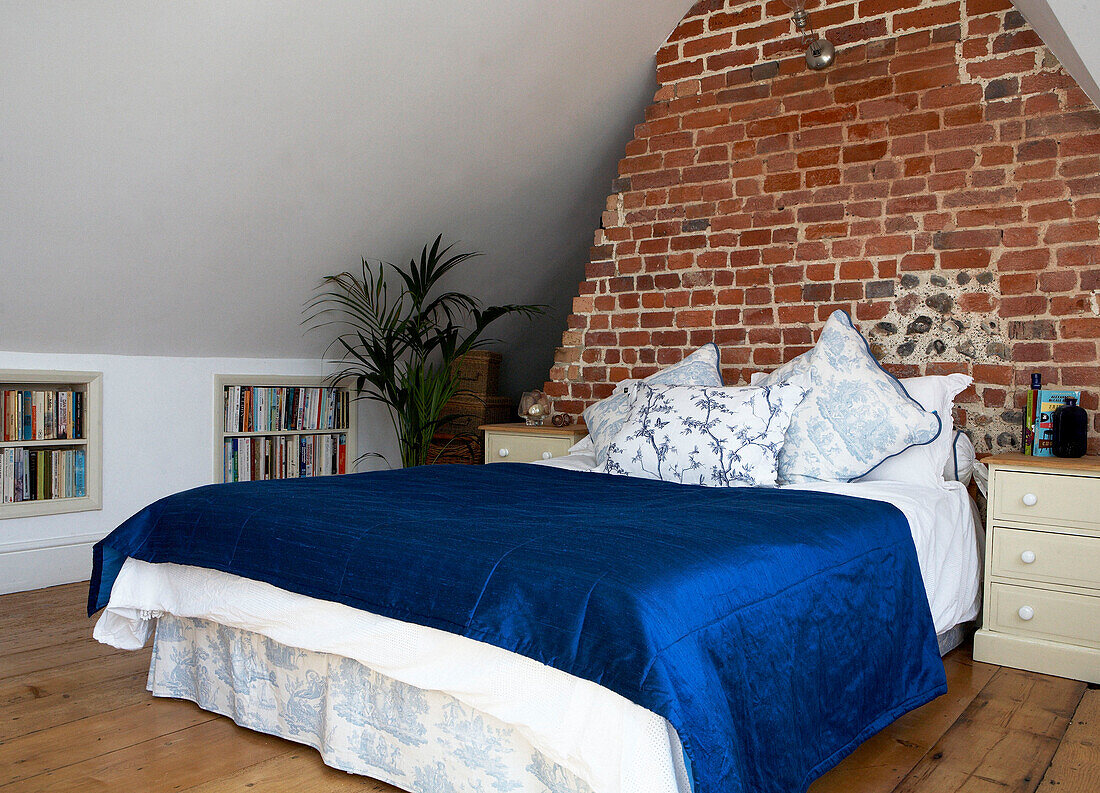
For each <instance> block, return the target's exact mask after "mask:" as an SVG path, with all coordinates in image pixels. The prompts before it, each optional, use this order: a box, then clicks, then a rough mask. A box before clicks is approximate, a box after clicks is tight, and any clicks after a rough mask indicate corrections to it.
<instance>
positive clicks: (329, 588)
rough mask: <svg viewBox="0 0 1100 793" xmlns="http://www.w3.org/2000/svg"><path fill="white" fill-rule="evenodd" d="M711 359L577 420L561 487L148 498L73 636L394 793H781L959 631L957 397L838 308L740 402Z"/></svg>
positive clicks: (888, 713) (296, 487)
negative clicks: (140, 659) (879, 346)
mask: <svg viewBox="0 0 1100 793" xmlns="http://www.w3.org/2000/svg"><path fill="white" fill-rule="evenodd" d="M814 356H816V357H814ZM718 358H719V353H718V350H717V348H716V347H714V346H713V345H708V346H707V347H705V348H701V349H700V350H699V351H697V352H696V353H693V354H692V355H691V356H688V357H687V358H685V359H684V360H683V361H682V362H681V363H680V364H676V365H673V366H672V367H669V368H667V369H665V370H662V371H661V372H659V373H658V374H656V375H653V376H652V377H651V378H647V380H644V381H639V382H637V383H636V384H631V385H628V386H627V387H626V389H625V390H624V391H623V392H622V393H619V392H616V394H614V395H613V396H612V397H609V398H608V399H607V400H604V401H602V402H600V403H597V405H596V406H594V407H593V408H590V411H591V414H590V413H589V412H588V411H586V416H585V418H586V419H587V420H588V428H589V431H590V437H589V438H588V439H586V440H585V441H582V443H580V444H578V445H577V446H576V447H574V449H573V450H571V453H570V454H569V455H568V456H566V457H564V458H561V459H559V460H550V461H546V462H544V463H542V464H496V465H491V466H443V467H437V468H414V469H407V470H405V471H391V472H376V473H374V474H359V475H351V476H345V477H329V478H326V480H290V481H283V482H279V481H275V482H252V483H235V484H230V485H215V486H208V487H204V488H197V489H195V490H193V491H187V492H185V493H180V494H176V495H174V496H169V497H168V498H166V499H162V500H161V501H159V502H157V503H155V504H153V505H150V507H147V508H146V509H145V510H143V511H142V512H140V513H138V515H136V516H134V518H131V519H130V521H127V522H126V523H125V524H123V526H121V527H119V529H117V530H116V531H115V532H113V533H112V534H111V535H110V536H109V537H107V538H106V539H105V540H103V541H102V542H101V543H99V544H97V545H96V547H95V551H94V565H93V576H92V583H91V587H90V591H89V613H90V614H91V613H94V612H95V611H97V610H99V609H101V608H104V607H105V610H104V613H103V616H102V617H101V618H100V620H99V622H98V623H97V625H96V627H95V637H96V638H97V639H99V640H100V641H103V642H106V643H108V644H111V645H114V646H116V647H121V648H137V647H141V646H143V645H144V644H145V643H146V642H147V641H148V640H149V638H150V637H151V636H152V637H153V641H154V653H153V661H152V664H151V667H150V673H149V682H148V685H149V689H150V690H151V691H152V692H153V693H154V694H155V695H157V696H169V697H177V698H184V699H190V700H193V701H195V702H196V703H198V704H199V705H200V706H201V707H203V708H206V709H208V710H212V711H214V712H218V713H221V714H224V715H227V716H229V717H231V718H233V719H234V720H235V721H237V722H238V723H239V724H242V725H243V726H247V727H250V728H252V729H257V730H261V731H264V732H269V733H273V734H276V735H280V736H282V737H285V738H288V739H290V740H295V741H299V742H301V743H305V744H308V745H311V746H314V747H315V748H317V749H318V750H319V751H320V752H321V754H322V756H323V757H324V759H325V762H327V763H328V764H330V765H332V766H334V767H337V768H342V769H344V770H347V771H349V772H353V773H360V774H365V775H368V776H371V777H374V778H377V779H380V780H383V781H386V782H390V783H392V784H394V785H395V786H397V787H400V788H403V789H406V790H411V791H418V792H420V791H425V792H428V793H437V792H438V793H450V792H451V791H480V792H484V791H490V790H499V791H513V790H514V791H553V792H554V793H567V792H568V793H585V792H588V791H591V792H592V793H620V792H621V793H692V792H694V793H741V791H746V793H747V791H754V792H755V791H761V792H762V793H763V792H766V791H774V792H775V793H785V792H787V791H802V790H805V789H806V787H808V785H809V784H810V783H811V782H812V781H813V779H815V778H816V777H817V776H819V775H820V774H821V773H823V772H824V771H826V770H828V768H830V767H832V766H833V765H835V764H836V763H837V762H838V761H839V760H840V759H841V758H842V757H843V756H844V755H845V754H847V753H848V752H850V751H851V750H852V749H854V748H855V746H857V745H858V744H859V743H860V742H862V741H863V740H865V739H866V738H867V737H869V736H870V735H871V734H873V733H874V732H876V731H878V730H879V729H881V728H882V727H884V726H885V725H886V724H888V723H889V722H891V721H893V720H894V719H895V718H897V717H898V716H899V715H901V714H902V713H904V712H906V711H908V710H911V709H913V708H915V707H918V706H919V705H921V704H923V703H924V702H927V701H929V700H930V699H932V698H934V697H936V696H938V695H939V694H941V693H943V691H944V690H945V679H944V675H943V667H942V664H941V663H940V660H939V659H940V655H941V654H942V653H944V652H946V651H947V650H949V649H951V648H952V647H954V646H955V645H957V644H958V642H959V641H960V640H961V638H962V634H963V630H964V626H966V625H967V624H968V623H969V622H970V621H971V620H973V619H974V618H975V616H976V614H977V612H978V608H979V602H978V598H979V589H980V588H979V581H978V578H979V567H980V565H979V561H978V560H979V559H980V545H981V535H980V526H979V523H978V520H977V511H976V508H975V506H974V503H973V502H972V501H971V499H970V498H969V496H968V494H967V491H966V488H965V486H964V485H963V484H962V483H961V482H959V481H954V478H953V477H952V476H951V475H950V473H949V472H948V471H946V470H945V464H946V463H947V461H948V460H949V459H950V458H952V457H953V455H952V448H951V443H952V435H951V433H950V425H949V424H947V425H945V422H944V420H943V418H941V417H949V416H950V413H951V405H952V400H953V399H954V397H955V396H956V395H957V394H958V393H959V392H961V391H962V390H963V389H965V387H966V386H967V385H968V384H969V382H970V379H969V378H968V377H965V376H963V375H948V376H938V377H925V378H911V379H909V380H906V381H905V382H904V384H903V383H902V382H901V381H898V380H896V379H895V378H893V377H892V376H890V375H889V374H887V373H885V372H884V371H883V370H882V369H881V367H879V366H878V364H877V362H875V360H874V359H873V356H871V354H870V351H869V348H868V347H867V344H866V342H865V340H863V338H862V337H861V336H860V335H859V333H858V331H857V330H856V329H855V328H854V326H853V325H852V323H851V320H850V318H848V317H847V315H844V314H843V313H842V312H838V313H837V314H835V315H834V316H833V317H831V318H830V320H829V322H828V323H826V326H825V329H824V330H823V332H822V337H821V339H820V340H819V342H818V345H816V346H815V348H814V349H813V350H811V351H810V352H809V353H806V354H804V355H803V356H800V357H799V358H796V359H795V360H794V361H791V362H790V363H788V364H786V365H784V367H781V368H780V369H779V370H776V371H775V372H773V373H771V374H769V375H767V376H766V377H764V378H761V379H760V380H759V381H758V380H757V379H756V378H754V381H753V385H752V386H751V387H744V388H731V389H727V388H723V387H722V383H721V373H720V371H719V369H718ZM723 414H726V418H723ZM799 422H801V424H800V423H799ZM830 433H831V434H830ZM956 467H957V465H956ZM778 482H786V484H783V485H781V486H776V485H777V483H778ZM698 485H708V486H704V487H700V486H698Z"/></svg>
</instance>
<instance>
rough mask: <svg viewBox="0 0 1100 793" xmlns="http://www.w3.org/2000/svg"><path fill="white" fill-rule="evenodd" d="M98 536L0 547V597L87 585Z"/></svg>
mask: <svg viewBox="0 0 1100 793" xmlns="http://www.w3.org/2000/svg"><path fill="white" fill-rule="evenodd" d="M99 539H100V537H99V535H98V534H81V535H77V536H73V537H58V538H56V539H52V540H33V541H27V542H10V543H0V595H3V594H7V593H9V592H24V591H26V590H29V589H42V588H44V587H50V586H57V585H58V584H69V583H72V582H73V581H87V580H88V577H89V576H90V575H91V572H92V546H93V545H95V544H96V542H98V541H99Z"/></svg>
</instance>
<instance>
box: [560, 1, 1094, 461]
mask: <svg viewBox="0 0 1100 793" xmlns="http://www.w3.org/2000/svg"><path fill="white" fill-rule="evenodd" d="M809 10H810V12H811V20H812V22H813V24H814V25H815V27H816V28H817V29H818V30H819V31H821V32H824V33H825V34H826V35H827V37H828V38H829V40H830V41H832V42H833V43H834V44H835V45H836V46H837V61H836V63H835V64H834V65H833V66H832V67H831V68H829V69H828V70H826V71H823V72H813V71H810V70H809V69H807V67H806V64H805V61H804V60H803V56H802V48H801V47H800V46H799V43H798V36H797V35H796V34H795V32H794V28H793V25H792V23H791V18H790V12H789V11H788V10H787V8H786V6H785V5H784V4H783V3H782V2H781V1H780V0H768V2H761V1H760V0H728V2H722V1H721V0H704V2H700V3H697V4H696V5H695V7H694V8H693V9H692V10H691V11H690V12H689V13H688V15H687V16H686V17H685V18H684V19H683V21H682V22H681V23H680V25H679V26H678V27H677V28H676V30H675V31H673V33H672V35H671V36H669V39H668V41H667V43H666V44H665V46H664V47H662V48H661V50H660V52H659V53H658V54H657V77H658V82H659V84H660V86H661V87H660V89H659V90H658V91H657V94H656V97H655V99H654V102H653V104H652V105H651V106H650V107H649V108H648V110H647V111H646V117H645V122H644V123H642V124H639V125H638V126H637V127H636V128H635V135H634V139H633V140H632V141H631V142H630V143H629V144H628V146H627V149H626V156H625V157H624V158H623V160H622V161H621V162H620V165H619V174H620V176H619V178H618V179H617V180H616V181H615V183H614V185H613V190H614V192H613V193H612V195H611V196H610V197H609V198H608V202H607V211H606V212H605V213H604V215H603V222H602V228H601V229H600V230H599V231H597V232H596V239H595V245H594V247H593V248H592V251H591V261H590V263H589V264H588V267H587V272H586V276H587V280H585V281H584V282H583V283H582V284H581V286H580V294H579V296H578V297H577V298H576V299H575V300H574V306H573V311H574V313H573V314H572V315H571V316H570V317H569V323H568V329H567V330H566V331H565V333H564V334H563V337H562V347H561V348H560V349H559V350H558V353H557V358H556V363H555V365H554V367H553V368H552V370H551V372H550V381H549V382H548V383H547V385H546V389H547V391H548V393H550V394H551V396H553V397H554V398H555V399H556V400H557V406H558V409H559V410H563V411H567V412H573V413H579V412H580V411H581V410H582V409H583V408H584V407H585V405H587V404H589V403H590V402H592V401H594V400H596V399H600V398H603V397H605V396H607V395H608V394H609V393H610V392H611V389H612V387H613V383H615V382H618V381H619V380H622V379H624V378H628V377H643V376H645V375H648V374H650V373H652V372H653V371H655V370H656V369H657V368H659V366H661V365H665V364H669V363H673V362H675V361H677V360H679V359H680V358H681V357H682V356H683V355H685V354H686V353H687V352H689V351H690V350H692V349H694V348H695V347H698V346H699V345H701V344H704V343H706V342H711V341H713V342H717V344H718V345H719V346H720V347H721V349H722V364H723V373H724V376H725V380H726V383H727V384H734V383H738V382H744V381H746V380H747V379H748V375H749V374H750V373H751V372H753V371H757V370H764V369H770V368H774V367H775V366H776V365H778V364H780V363H782V362H783V361H786V360H789V359H790V358H792V357H794V356H795V355H798V354H799V353H801V352H803V351H805V350H806V349H808V347H809V346H810V345H811V344H812V343H813V340H814V338H815V337H816V334H817V333H818V332H819V331H820V328H821V326H822V324H823V322H824V320H825V318H826V317H827V316H828V315H829V314H830V313H831V312H832V311H834V310H835V309H837V308H843V309H846V310H847V311H848V312H849V313H850V314H851V315H852V317H853V318H854V319H855V320H856V322H857V324H858V325H859V326H860V327H861V329H862V330H863V332H864V333H865V334H866V335H867V336H868V338H869V339H870V341H871V343H872V345H873V348H874V350H875V352H876V354H877V355H879V356H880V358H881V360H882V361H883V364H884V365H885V366H886V367H887V368H888V369H890V370H891V371H893V372H894V373H896V374H898V375H899V376H913V375H917V374H937V373H945V372H955V371H961V372H966V373H969V374H972V375H973V376H974V379H975V387H974V388H972V389H969V390H968V391H967V392H966V393H965V394H964V395H963V396H962V400H963V401H964V403H965V404H964V407H963V409H960V410H959V411H958V415H957V416H956V422H957V423H958V424H959V425H960V426H964V427H966V428H967V429H968V430H969V431H970V432H971V435H972V437H973V438H974V440H975V443H976V444H977V446H978V448H979V451H988V450H993V451H1001V450H1010V449H1013V448H1016V447H1017V446H1018V443H1019V427H1018V423H1019V412H1018V410H1017V407H1018V405H1019V404H1020V401H1021V398H1022V394H1023V390H1024V389H1025V388H1026V384H1027V382H1028V380H1029V374H1030V372H1032V371H1041V372H1042V373H1043V381H1044V383H1045V384H1049V385H1051V386H1054V385H1062V386H1065V387H1067V388H1077V389H1080V390H1082V391H1085V392H1087V394H1086V396H1084V397H1083V399H1082V402H1083V404H1084V407H1085V408H1086V409H1089V410H1090V411H1093V422H1094V424H1093V429H1094V432H1095V433H1097V434H1095V435H1094V436H1093V439H1092V449H1093V451H1096V450H1097V448H1098V445H1097V438H1098V437H1100V416H1098V414H1097V412H1096V411H1097V392H1098V391H1100V367H1098V365H1097V344H1098V340H1100V255H1098V254H1100V245H1098V236H1100V226H1098V219H1100V112H1098V111H1097V110H1096V108H1095V107H1094V106H1093V105H1092V103H1091V102H1090V101H1089V99H1088V98H1087V97H1086V96H1085V94H1084V93H1083V92H1082V91H1081V90H1080V88H1078V86H1077V85H1076V84H1075V83H1074V81H1073V80H1072V79H1071V78H1070V77H1069V76H1068V75H1067V74H1066V72H1065V71H1064V70H1063V69H1062V68H1061V67H1060V65H1059V64H1058V61H1057V59H1056V58H1055V57H1054V56H1053V55H1052V54H1051V53H1050V51H1049V50H1047V48H1046V47H1045V46H1044V45H1043V44H1042V42H1041V41H1040V39H1039V38H1038V36H1037V35H1036V34H1035V32H1034V31H1033V30H1031V28H1030V27H1029V26H1028V25H1027V23H1026V22H1025V20H1024V19H1023V17H1022V16H1020V14H1019V13H1018V12H1017V11H1015V10H1014V9H1013V8H1012V6H1011V5H1010V3H1009V2H1008V1H1007V0H963V1H962V2H959V0H950V1H948V2H943V1H941V0H934V1H933V2H929V1H928V0H855V1H853V0H829V1H828V2H820V1H819V2H817V3H816V4H815V3H814V2H813V0H811V2H810V4H809Z"/></svg>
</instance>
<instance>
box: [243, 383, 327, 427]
mask: <svg viewBox="0 0 1100 793" xmlns="http://www.w3.org/2000/svg"><path fill="white" fill-rule="evenodd" d="M348 410H349V395H348V392H347V391H345V390H342V389H337V388H305V387H298V386H277V387H265V386H249V385H230V386H226V387H225V424H224V426H225V431H226V432H279V431H283V430H335V429H344V428H346V427H347V426H348Z"/></svg>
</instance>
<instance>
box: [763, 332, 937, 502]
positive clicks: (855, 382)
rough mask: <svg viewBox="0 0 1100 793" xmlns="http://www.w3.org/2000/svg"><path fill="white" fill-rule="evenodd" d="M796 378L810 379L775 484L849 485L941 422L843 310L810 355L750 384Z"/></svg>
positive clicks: (923, 439)
mask: <svg viewBox="0 0 1100 793" xmlns="http://www.w3.org/2000/svg"><path fill="white" fill-rule="evenodd" d="M796 375H799V376H801V377H804V378H808V386H809V389H810V393H809V395H808V396H807V397H806V399H805V401H804V402H803V403H802V404H801V405H800V406H799V407H798V409H797V410H796V411H795V413H794V418H793V419H792V420H791V426H790V429H788V430H787V439H786V442H785V443H784V446H783V451H782V452H781V453H780V455H779V481H780V482H781V483H784V484H786V483H797V482H850V481H851V480H853V479H858V478H859V477H861V476H864V475H865V474H867V473H868V472H870V471H871V469H872V468H874V467H875V466H877V465H878V464H879V463H881V462H882V461H883V460H886V459H888V458H890V457H893V456H894V455H895V454H901V453H902V452H903V451H905V450H906V449H908V448H909V447H911V446H919V445H922V444H926V443H931V442H932V441H934V440H935V439H936V437H937V436H938V435H939V434H940V416H939V415H938V414H937V413H936V412H935V411H927V410H925V409H924V408H922V407H921V406H920V403H919V402H917V401H916V400H915V399H913V398H912V397H911V396H909V394H908V392H906V390H905V388H904V386H902V384H901V383H900V382H898V379H897V378H896V377H894V376H893V375H891V374H890V373H889V372H887V371H885V370H884V369H883V368H882V367H881V366H879V364H878V361H876V360H875V357H874V355H872V354H871V350H870V348H869V347H868V346H867V341H866V340H865V339H864V338H863V336H861V335H860V333H859V331H858V330H856V329H855V326H853V325H852V319H851V317H849V316H848V314H847V313H845V312H844V311H834V312H833V314H832V316H830V317H829V319H828V321H827V322H826V323H825V328H824V329H823V330H822V331H821V338H820V339H819V340H818V342H817V345H816V346H815V347H814V348H813V349H812V350H810V351H809V352H806V353H803V354H802V355H800V356H798V357H797V358H795V359H794V360H792V361H789V362H788V363H785V364H784V365H783V366H781V367H779V368H778V369H776V370H775V371H774V372H771V373H770V374H767V375H765V376H763V377H753V385H777V384H779V383H783V382H786V381H788V380H790V379H791V378H792V377H794V376H796ZM804 382H805V381H804Z"/></svg>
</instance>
